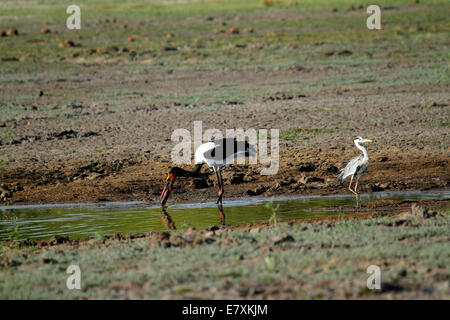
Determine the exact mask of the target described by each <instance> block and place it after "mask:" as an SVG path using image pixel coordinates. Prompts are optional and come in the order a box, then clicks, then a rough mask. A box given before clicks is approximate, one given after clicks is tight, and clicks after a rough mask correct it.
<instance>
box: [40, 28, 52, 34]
mask: <svg viewBox="0 0 450 320" xmlns="http://www.w3.org/2000/svg"><path fill="white" fill-rule="evenodd" d="M41 33H42V34H48V33H52V31H51V30H50V29H49V28H45V27H44V28H42V29H41Z"/></svg>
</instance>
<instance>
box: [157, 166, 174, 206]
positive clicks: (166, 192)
mask: <svg viewBox="0 0 450 320" xmlns="http://www.w3.org/2000/svg"><path fill="white" fill-rule="evenodd" d="M174 182H175V176H174V175H173V173H169V175H168V176H167V180H166V185H165V186H164V189H163V191H162V193H161V197H160V198H159V201H161V205H162V206H164V205H165V204H166V201H167V199H169V195H170V193H171V192H172V187H173V183H174Z"/></svg>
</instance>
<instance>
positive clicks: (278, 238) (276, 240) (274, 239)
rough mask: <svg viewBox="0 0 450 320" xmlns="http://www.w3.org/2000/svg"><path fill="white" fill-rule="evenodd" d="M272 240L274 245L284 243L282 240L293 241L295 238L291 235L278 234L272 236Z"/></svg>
mask: <svg viewBox="0 0 450 320" xmlns="http://www.w3.org/2000/svg"><path fill="white" fill-rule="evenodd" d="M272 241H273V243H274V244H275V245H278V244H280V243H284V242H294V241H295V239H294V238H293V237H292V236H291V235H286V236H282V235H279V236H276V237H274V238H273V239H272Z"/></svg>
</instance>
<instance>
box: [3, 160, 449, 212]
mask: <svg viewBox="0 0 450 320" xmlns="http://www.w3.org/2000/svg"><path fill="white" fill-rule="evenodd" d="M356 154H357V153H356V152H346V153H345V155H344V156H339V155H336V154H333V153H330V154H324V153H317V152H316V153H312V152H310V153H294V154H288V155H282V157H281V163H280V168H279V171H278V173H277V174H276V175H274V176H262V175H260V174H259V171H260V167H258V166H254V165H251V166H249V165H244V166H235V167H230V168H225V169H224V174H223V177H224V183H225V199H227V198H228V199H231V198H240V197H252V196H271V195H289V194H296V195H297V194H299V195H321V194H336V193H346V192H348V189H347V184H348V182H346V183H345V184H344V185H340V184H339V183H338V181H337V180H336V177H337V171H338V169H339V168H340V167H341V166H342V164H343V163H344V162H345V161H346V160H347V159H349V158H350V157H351V156H354V155H356ZM371 158H372V160H371V163H370V167H369V170H368V172H366V173H365V174H364V175H363V177H362V178H361V183H360V191H361V192H369V193H370V192H376V191H393V190H422V191H423V190H432V189H436V190H439V189H446V188H448V187H449V181H450V171H449V168H450V161H449V160H448V157H444V156H434V157H427V158H426V159H423V158H420V154H414V153H397V154H395V155H388V154H372V155H371ZM185 167H186V166H185ZM169 168H170V164H169V163H167V162H153V161H151V160H134V159H125V160H122V161H118V160H116V161H108V160H104V161H101V162H100V161H98V162H95V163H89V162H86V161H84V162H81V163H79V162H78V163H77V162H73V161H72V162H71V161H69V162H68V163H65V164H64V165H60V166H59V167H56V168H55V167H52V166H48V167H40V166H39V165H34V166H27V167H25V168H12V169H9V168H2V169H0V179H1V180H0V181H1V182H2V185H1V189H0V192H1V202H0V203H1V205H11V204H42V203H70V202H101V201H130V200H140V201H147V202H150V203H157V201H158V199H159V195H160V193H161V191H162V187H163V184H164V182H165V178H166V175H167V172H168V170H169ZM202 173H203V174H202V176H201V177H199V178H195V179H183V178H180V179H178V180H177V181H176V184H175V188H174V191H173V192H172V194H171V197H170V199H169V204H170V203H177V202H186V201H212V200H214V199H215V198H216V197H217V195H216V193H217V191H216V189H217V188H216V181H215V176H214V175H213V174H212V173H211V171H210V170H209V169H208V168H204V169H202Z"/></svg>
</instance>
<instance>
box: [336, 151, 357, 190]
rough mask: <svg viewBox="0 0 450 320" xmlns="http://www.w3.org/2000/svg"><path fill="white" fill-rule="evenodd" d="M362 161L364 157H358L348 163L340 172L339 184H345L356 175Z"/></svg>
mask: <svg viewBox="0 0 450 320" xmlns="http://www.w3.org/2000/svg"><path fill="white" fill-rule="evenodd" d="M361 159H362V156H358V157H355V158H353V159H352V160H350V161H349V162H347V164H346V165H345V166H344V168H342V169H341V170H340V171H339V173H340V174H339V177H338V180H339V182H341V183H342V182H344V180H345V179H347V178H348V177H350V176H352V175H353V174H355V172H356V170H357V169H358V166H359V163H360V161H361Z"/></svg>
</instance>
